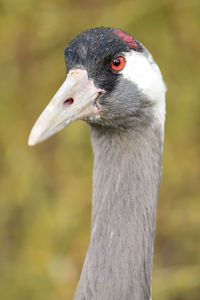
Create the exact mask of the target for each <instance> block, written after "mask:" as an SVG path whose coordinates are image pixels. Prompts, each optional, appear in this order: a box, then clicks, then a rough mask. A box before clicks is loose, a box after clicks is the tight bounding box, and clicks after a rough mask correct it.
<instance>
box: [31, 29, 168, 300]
mask: <svg viewBox="0 0 200 300" xmlns="http://www.w3.org/2000/svg"><path fill="white" fill-rule="evenodd" d="M65 60H66V65H67V76H66V79H65V81H64V83H63V84H62V86H61V87H60V89H59V90H58V91H57V93H56V94H55V96H54V97H53V98H52V100H51V101H50V103H49V104H48V105H47V107H46V108H45V110H44V111H43V113H42V114H41V116H40V117H39V118H38V120H37V121H36V123H35V125H34V127H33V129H32V131H31V134H30V137H29V141H28V143H29V145H35V144H37V143H40V142H42V141H44V140H46V139H47V138H49V137H50V136H52V135H53V134H55V133H56V132H58V131H59V130H61V129H62V128H63V127H65V126H66V125H68V124H70V123H72V122H74V121H76V120H84V121H85V122H87V123H88V125H89V128H90V132H91V141H92V148H93V153H94V166H93V195H92V225H91V235H90V243H89V247H88V252H87V255H86V258H85V262H84V265H83V269H82V273H81V277H80V281H79V284H78V287H77V290H76V293H75V296H74V299H75V300H84V299H85V300H91V299H93V300H150V299H151V278H152V260H153V248H154V236H155V222H156V207H157V197H158V191H159V186H160V181H161V171H162V151H163V137H164V121H165V93H166V87H165V83H164V81H163V78H162V75H161V72H160V70H159V67H158V66H157V64H156V63H155V61H154V60H153V58H152V56H151V54H150V53H149V51H148V50H147V49H146V48H145V47H144V46H143V45H142V43H140V42H139V41H137V40H136V39H135V38H133V37H132V36H131V35H130V34H128V33H126V32H124V31H122V30H120V29H115V28H107V27H98V28H92V29H88V30H86V31H85V32H83V33H81V34H79V35H78V36H77V37H75V38H74V39H73V40H72V41H71V42H70V43H69V44H68V46H67V47H66V49H65Z"/></svg>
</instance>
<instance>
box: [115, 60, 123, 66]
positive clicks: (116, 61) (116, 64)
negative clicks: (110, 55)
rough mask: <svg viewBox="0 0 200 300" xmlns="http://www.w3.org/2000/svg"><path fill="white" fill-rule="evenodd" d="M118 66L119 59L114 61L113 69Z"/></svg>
mask: <svg viewBox="0 0 200 300" xmlns="http://www.w3.org/2000/svg"><path fill="white" fill-rule="evenodd" d="M120 64H121V61H120V60H119V59H115V60H114V66H115V67H119V65H120Z"/></svg>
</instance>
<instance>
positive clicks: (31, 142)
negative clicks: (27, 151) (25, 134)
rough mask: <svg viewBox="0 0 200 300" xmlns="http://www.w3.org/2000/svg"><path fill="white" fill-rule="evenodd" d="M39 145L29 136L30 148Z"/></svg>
mask: <svg viewBox="0 0 200 300" xmlns="http://www.w3.org/2000/svg"><path fill="white" fill-rule="evenodd" d="M36 144H37V142H36V141H34V139H33V138H32V137H31V136H29V139H28V146H35V145H36Z"/></svg>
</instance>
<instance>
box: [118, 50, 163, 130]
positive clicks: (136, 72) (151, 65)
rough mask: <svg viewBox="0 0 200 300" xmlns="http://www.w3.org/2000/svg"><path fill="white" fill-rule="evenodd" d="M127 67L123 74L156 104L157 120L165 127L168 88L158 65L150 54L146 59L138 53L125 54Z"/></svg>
mask: <svg viewBox="0 0 200 300" xmlns="http://www.w3.org/2000/svg"><path fill="white" fill-rule="evenodd" d="M125 59H126V65H125V67H124V69H123V70H122V71H121V74H122V75H123V76H124V77H125V78H126V79H128V80H130V81H132V82H133V83H135V84H136V85H137V87H138V89H139V90H140V91H141V92H142V93H143V94H144V95H146V96H147V97H148V99H149V100H150V101H152V103H155V106H154V107H155V111H154V112H155V118H156V119H158V120H159V121H160V122H161V123H162V125H163V127H164V121H165V92H166V87H165V84H164V81H163V79H162V75H161V73H160V70H159V68H158V66H157V64H156V63H155V62H154V61H153V58H152V57H151V55H150V54H149V57H146V56H145V55H144V54H141V53H139V52H136V51H133V50H132V51H131V52H128V53H125Z"/></svg>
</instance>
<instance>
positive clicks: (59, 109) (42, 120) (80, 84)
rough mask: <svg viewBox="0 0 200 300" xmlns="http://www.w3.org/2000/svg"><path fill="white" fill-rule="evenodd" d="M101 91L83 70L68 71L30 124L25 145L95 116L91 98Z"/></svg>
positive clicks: (95, 106)
mask: <svg viewBox="0 0 200 300" xmlns="http://www.w3.org/2000/svg"><path fill="white" fill-rule="evenodd" d="M104 92H105V91H104V90H102V89H99V88H97V87H96V86H95V85H94V83H93V81H92V80H90V79H89V78H88V74H87V71H86V70H79V69H76V70H71V71H70V72H69V73H68V75H67V78H66V80H65V81H64V83H63V84H62V86H61V87H60V89H59V90H58V91H57V93H56V94H55V96H54V97H53V98H52V100H51V101H50V103H49V104H48V105H47V107H46V108H45V110H44V111H43V112H42V114H41V115H40V117H39V118H38V120H37V121H36V123H35V125H34V126H33V128H32V131H31V133H30V136H29V140H28V144H29V145H30V146H33V145H36V144H38V143H40V142H42V141H44V140H46V139H47V138H49V137H50V136H52V135H53V134H54V133H56V132H58V131H59V130H61V129H62V128H64V127H65V126H67V125H68V124H70V123H72V122H74V121H76V120H81V119H84V118H87V117H90V116H95V115H99V114H100V113H101V112H100V110H99V108H98V107H97V105H96V103H95V100H96V99H97V97H98V96H99V95H100V94H102V93H104Z"/></svg>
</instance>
